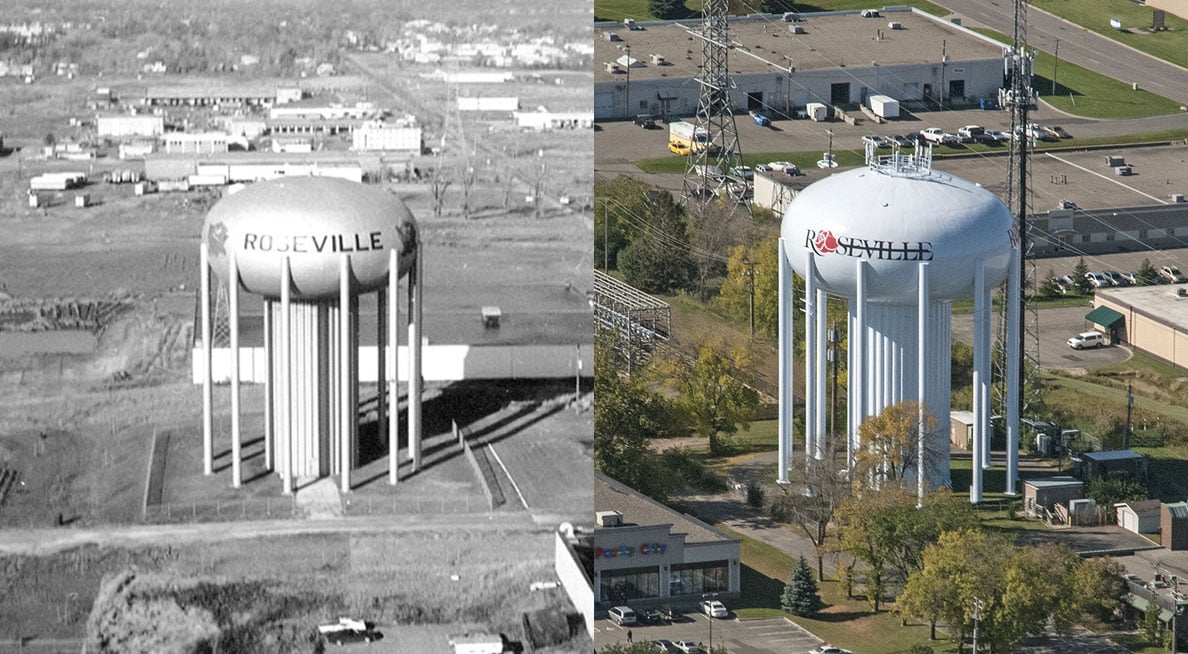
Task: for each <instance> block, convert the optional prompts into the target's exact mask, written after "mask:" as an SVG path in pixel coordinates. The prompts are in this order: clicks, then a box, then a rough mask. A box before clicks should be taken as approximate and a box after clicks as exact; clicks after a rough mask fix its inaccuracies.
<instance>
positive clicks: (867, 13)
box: [862, 9, 879, 18]
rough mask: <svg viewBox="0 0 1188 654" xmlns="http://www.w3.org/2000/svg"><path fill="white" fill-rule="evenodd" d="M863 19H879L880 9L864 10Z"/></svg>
mask: <svg viewBox="0 0 1188 654" xmlns="http://www.w3.org/2000/svg"><path fill="white" fill-rule="evenodd" d="M862 17H863V18H878V17H879V10H878V9H863V10H862Z"/></svg>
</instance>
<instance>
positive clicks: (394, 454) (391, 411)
mask: <svg viewBox="0 0 1188 654" xmlns="http://www.w3.org/2000/svg"><path fill="white" fill-rule="evenodd" d="M398 257H399V255H398V254H397V253H396V250H395V249H393V250H390V251H389V252H388V343H387V345H388V356H390V357H391V359H392V362H391V364H390V365H389V366H388V368H389V370H391V379H390V380H388V381H387V384H388V402H389V405H388V483H389V484H392V485H395V484H396V483H397V482H398V481H399V480H400V472H399V465H400V410H399V409H400V406H399V403H400V395H399V392H398V391H399V385H398V382H399V380H400V369H399V364H400V339H399V338H398V336H397V331H398V329H399V326H400V266H399V263H400V259H399V258H398Z"/></svg>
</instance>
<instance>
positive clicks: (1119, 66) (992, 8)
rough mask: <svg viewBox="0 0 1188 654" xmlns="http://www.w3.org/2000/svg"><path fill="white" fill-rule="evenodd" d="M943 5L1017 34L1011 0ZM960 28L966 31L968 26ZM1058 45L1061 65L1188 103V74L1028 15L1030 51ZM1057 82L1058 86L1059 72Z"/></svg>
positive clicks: (1044, 16)
mask: <svg viewBox="0 0 1188 654" xmlns="http://www.w3.org/2000/svg"><path fill="white" fill-rule="evenodd" d="M939 4H941V5H942V6H944V7H946V8H948V9H949V10H951V11H952V12H953V13H954V14H956V15H958V16H960V17H962V18H969V19H971V20H973V21H976V22H978V23H981V24H982V25H985V26H986V27H989V28H992V29H995V30H998V31H999V32H1002V33H1003V34H1006V35H1008V36H1010V35H1011V34H1012V33H1013V32H1014V3H1012V2H1010V0H991V1H990V2H986V1H985V0H943V1H942V2H940V3H939ZM962 24H963V25H966V26H967V27H968V22H967V21H962ZM1056 39H1060V59H1061V60H1063V61H1071V62H1073V63H1075V64H1078V65H1080V66H1084V67H1085V68H1088V69H1090V70H1093V71H1096V72H1099V73H1103V74H1105V75H1108V76H1109V77H1113V78H1114V79H1117V80H1121V81H1123V82H1138V85H1139V88H1142V89H1146V90H1148V91H1151V92H1153V93H1158V94H1159V95H1162V96H1164V97H1166V98H1171V99H1172V100H1176V101H1178V102H1183V103H1188V70H1185V69H1183V68H1181V67H1179V66H1176V65H1175V64H1169V63H1167V62H1165V61H1162V60H1160V59H1156V58H1154V57H1151V56H1149V55H1146V54H1143V53H1141V52H1139V51H1138V50H1135V49H1133V48H1130V47H1128V46H1126V45H1123V44H1121V43H1118V42H1117V41H1113V40H1111V39H1107V38H1105V37H1104V36H1101V35H1099V34H1096V33H1094V32H1090V31H1089V30H1087V29H1085V28H1083V27H1080V26H1078V25H1073V24H1072V23H1068V22H1066V21H1064V20H1061V19H1060V18H1057V17H1056V16H1053V15H1052V14H1048V13H1045V12H1043V11H1041V10H1039V9H1037V8H1035V7H1030V8H1029V9H1028V11H1027V43H1028V45H1030V46H1032V47H1033V48H1039V49H1040V50H1044V51H1046V52H1050V53H1055V52H1056ZM1041 74H1044V71H1041ZM1056 81H1057V82H1058V83H1059V81H1060V71H1059V69H1057V72H1056Z"/></svg>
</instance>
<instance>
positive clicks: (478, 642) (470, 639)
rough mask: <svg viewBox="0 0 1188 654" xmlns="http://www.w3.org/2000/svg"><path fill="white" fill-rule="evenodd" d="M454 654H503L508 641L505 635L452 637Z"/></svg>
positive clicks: (451, 643)
mask: <svg viewBox="0 0 1188 654" xmlns="http://www.w3.org/2000/svg"><path fill="white" fill-rule="evenodd" d="M450 646H451V647H453V648H454V654H502V652H503V651H504V650H505V649H506V646H507V639H506V638H504V636H503V634H465V635H462V636H452V637H450Z"/></svg>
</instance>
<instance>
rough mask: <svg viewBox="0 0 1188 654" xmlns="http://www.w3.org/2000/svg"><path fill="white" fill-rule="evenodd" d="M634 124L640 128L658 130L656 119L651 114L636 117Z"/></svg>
mask: <svg viewBox="0 0 1188 654" xmlns="http://www.w3.org/2000/svg"><path fill="white" fill-rule="evenodd" d="M634 122H635V124H636V125H639V126H640V127H642V128H644V129H655V128H656V117H655V116H652V115H651V114H639V115H638V116H636V117H635V121H634Z"/></svg>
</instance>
